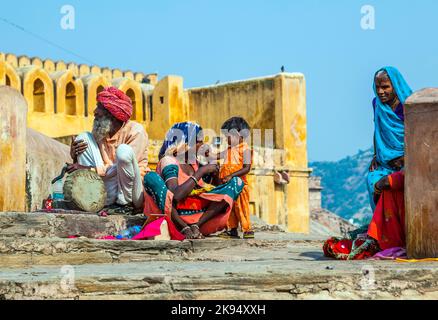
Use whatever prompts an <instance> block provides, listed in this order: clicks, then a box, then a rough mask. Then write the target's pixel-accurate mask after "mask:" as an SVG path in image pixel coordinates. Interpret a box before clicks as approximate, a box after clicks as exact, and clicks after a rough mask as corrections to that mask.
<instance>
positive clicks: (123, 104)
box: [96, 87, 132, 122]
mask: <svg viewBox="0 0 438 320" xmlns="http://www.w3.org/2000/svg"><path fill="white" fill-rule="evenodd" d="M96 100H97V102H99V103H100V104H102V106H103V107H104V108H105V109H107V110H108V111H109V112H110V113H111V114H112V115H113V116H114V117H115V118H116V119H119V120H120V121H123V122H127V121H128V120H129V119H130V118H131V116H132V101H131V99H130V98H129V97H128V96H127V95H126V94H125V93H124V92H123V91H121V90H119V89H117V88H115V87H108V88H105V89H103V90H102V91H101V92H99V93H98V94H97V99H96Z"/></svg>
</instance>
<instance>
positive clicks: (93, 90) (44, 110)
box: [0, 53, 157, 138]
mask: <svg viewBox="0 0 438 320" xmlns="http://www.w3.org/2000/svg"><path fill="white" fill-rule="evenodd" d="M156 77H157V75H156V74H150V75H147V74H144V73H142V72H137V73H135V72H133V71H130V70H126V71H123V70H120V69H110V68H101V67H99V66H95V65H92V66H90V65H87V64H76V63H72V62H70V63H66V62H64V61H53V60H50V59H46V60H42V59H40V58H38V57H33V58H29V57H27V56H24V55H23V56H16V55H13V54H5V53H0V85H6V86H10V87H13V88H15V89H17V90H18V91H20V92H21V93H22V94H23V95H24V97H25V99H26V100H27V102H28V106H29V114H28V126H29V127H30V128H33V129H35V130H37V131H40V132H42V133H44V134H46V135H48V136H50V137H54V138H60V137H66V136H69V135H72V134H78V133H79V132H81V131H84V130H90V129H91V126H92V122H93V111H94V109H95V108H96V95H97V93H99V92H100V91H102V90H103V88H105V87H108V86H111V85H114V86H116V87H117V88H119V89H120V90H122V91H123V92H125V93H126V94H127V95H128V96H129V97H130V98H131V99H132V102H133V104H134V112H133V116H132V120H136V121H138V122H140V123H142V124H143V125H144V126H145V127H147V126H148V125H147V121H148V120H150V119H151V118H150V117H149V116H148V114H147V113H148V112H149V111H150V110H152V107H151V106H150V104H151V103H152V101H149V100H151V99H149V98H150V97H151V96H152V92H153V89H154V85H152V83H155V84H156V82H157V81H156ZM144 79H147V80H146V81H145V82H146V83H142V82H143V80H144ZM147 83H148V84H147ZM144 87H146V88H147V90H145V89H144ZM54 119H56V121H53V120H54Z"/></svg>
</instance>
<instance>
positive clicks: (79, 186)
mask: <svg viewBox="0 0 438 320" xmlns="http://www.w3.org/2000/svg"><path fill="white" fill-rule="evenodd" d="M106 196H107V194H106V190H105V185H104V183H103V180H102V178H101V177H100V176H99V175H98V174H97V173H95V172H93V171H90V170H77V171H75V172H73V173H72V174H70V175H68V176H67V178H66V180H65V183H64V199H65V201H67V202H68V203H69V206H70V207H71V208H72V209H78V210H81V211H86V212H99V211H101V210H102V209H103V207H104V206H105V200H106Z"/></svg>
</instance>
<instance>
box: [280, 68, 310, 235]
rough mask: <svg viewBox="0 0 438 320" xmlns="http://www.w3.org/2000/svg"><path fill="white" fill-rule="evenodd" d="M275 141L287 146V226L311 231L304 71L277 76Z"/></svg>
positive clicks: (285, 147)
mask: <svg viewBox="0 0 438 320" xmlns="http://www.w3.org/2000/svg"><path fill="white" fill-rule="evenodd" d="M274 135H275V142H276V148H277V149H284V150H285V151H286V155H285V170H286V171H288V172H289V176H290V183H289V184H288V185H287V187H286V188H287V191H286V197H287V200H286V203H287V212H288V213H287V227H288V230H289V231H290V232H296V233H308V232H309V227H310V212H309V182H308V181H309V175H310V170H309V169H308V167H307V165H308V161H307V118H306V82H305V79H304V75H302V74H298V73H297V74H288V73H282V74H280V75H278V76H277V77H276V78H275V132H274Z"/></svg>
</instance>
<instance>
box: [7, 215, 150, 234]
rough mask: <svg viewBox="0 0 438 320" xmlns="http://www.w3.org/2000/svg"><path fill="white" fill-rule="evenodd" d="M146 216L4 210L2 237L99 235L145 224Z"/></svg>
mask: <svg viewBox="0 0 438 320" xmlns="http://www.w3.org/2000/svg"><path fill="white" fill-rule="evenodd" d="M144 221H145V218H144V216H142V215H140V216H108V217H99V216H98V215H97V214H85V213H84V214H52V213H15V212H12V213H11V212H10V213H0V237H1V236H3V237H18V236H24V237H33V238H53V237H59V238H67V237H68V236H83V237H87V238H92V239H94V238H98V237H101V236H106V235H110V234H114V233H117V232H119V231H120V230H123V229H126V227H127V226H128V227H130V226H132V225H142V224H143V223H144Z"/></svg>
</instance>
